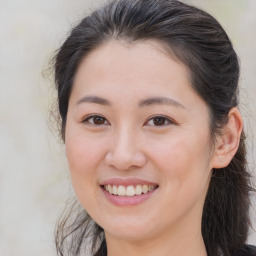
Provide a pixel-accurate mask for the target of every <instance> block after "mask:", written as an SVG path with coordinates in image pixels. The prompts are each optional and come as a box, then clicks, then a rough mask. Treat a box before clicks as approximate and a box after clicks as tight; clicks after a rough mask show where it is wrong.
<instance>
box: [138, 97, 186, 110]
mask: <svg viewBox="0 0 256 256" xmlns="http://www.w3.org/2000/svg"><path fill="white" fill-rule="evenodd" d="M150 105H172V106H175V107H181V108H184V109H186V108H185V106H183V105H182V104H181V103H180V102H178V101H176V100H174V99H171V98H166V97H153V98H149V99H145V100H142V101H140V103H139V106H140V107H143V106H150Z"/></svg>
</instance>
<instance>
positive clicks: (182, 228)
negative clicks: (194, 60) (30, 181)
mask: <svg viewBox="0 0 256 256" xmlns="http://www.w3.org/2000/svg"><path fill="white" fill-rule="evenodd" d="M209 123H210V122H209V112H208V108H207V105H206V104H205V102H204V101H203V100H202V99H201V98H200V97H199V96H198V95H197V94H196V93H195V92H194V91H193V89H192V88H191V84H190V80H189V76H188V72H187V69H186V67H185V66H184V65H183V64H181V63H178V62H177V61H175V60H173V59H172V58H171V57H170V56H168V55H167V54H166V53H165V52H164V50H163V48H162V47H161V45H160V44H158V43H156V42H152V41H151V42H150V41H147V42H136V43H134V44H124V43H122V42H118V41H109V42H107V43H105V44H104V45H102V46H101V47H99V48H97V49H96V50H94V51H93V52H91V53H90V54H89V55H88V56H87V57H86V58H85V59H84V60H83V61H82V63H81V64H80V66H79V69H78V71H77V73H76V76H75V81H74V84H73V90H72V93H71V96H70V100H69V107H68V114H67V122H66V133H65V143H66V155H67V159H68V163H69V168H70V173H71V178H72V183H73V186H74V190H75V192H76V194H77V197H78V199H79V201H80V203H81V204H82V206H83V207H84V208H85V209H86V210H87V212H88V213H89V214H90V216H91V217H92V218H93V219H94V220H95V221H96V222H97V223H98V224H99V225H100V226H101V227H102V228H103V229H104V230H105V234H106V237H107V238H109V237H118V238H119V239H127V240H140V239H152V238H154V237H160V236H163V235H171V234H174V233H176V234H177V230H179V232H187V233H189V232H190V231H191V232H192V230H196V231H198V232H200V228H201V226H200V225H201V224H200V223H201V215H202V208H203V203H204V199H205V195H206V192H207V188H208V184H209V179H210V178H209V177H210V175H211V169H212V157H213V156H212V151H211V139H210V132H209Z"/></svg>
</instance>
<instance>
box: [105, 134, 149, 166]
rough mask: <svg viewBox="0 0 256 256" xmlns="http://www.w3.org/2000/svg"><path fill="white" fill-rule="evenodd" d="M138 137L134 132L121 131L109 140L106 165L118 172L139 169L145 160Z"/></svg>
mask: <svg viewBox="0 0 256 256" xmlns="http://www.w3.org/2000/svg"><path fill="white" fill-rule="evenodd" d="M139 142H140V141H139V136H137V135H136V133H135V132H134V131H131V130H128V129H123V130H122V131H120V132H119V133H117V134H113V137H112V138H111V143H110V148H109V150H108V152H107V154H106V163H107V164H108V165H110V166H112V167H114V168H115V169H118V170H131V169H135V168H141V167H143V166H144V165H145V164H146V161H147V158H146V155H145V153H144V151H143V145H142V144H141V143H140V144H139Z"/></svg>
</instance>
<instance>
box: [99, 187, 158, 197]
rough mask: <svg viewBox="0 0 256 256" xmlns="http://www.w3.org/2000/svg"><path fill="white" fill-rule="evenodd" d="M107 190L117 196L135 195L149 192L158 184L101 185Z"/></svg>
mask: <svg viewBox="0 0 256 256" xmlns="http://www.w3.org/2000/svg"><path fill="white" fill-rule="evenodd" d="M101 187H102V188H103V189H104V190H105V191H106V192H108V193H109V194H111V195H115V196H122V197H133V196H140V195H143V194H147V193H149V192H151V191H153V190H155V189H157V188H158V185H146V184H137V185H127V186H124V185H112V184H105V185H102V186H101Z"/></svg>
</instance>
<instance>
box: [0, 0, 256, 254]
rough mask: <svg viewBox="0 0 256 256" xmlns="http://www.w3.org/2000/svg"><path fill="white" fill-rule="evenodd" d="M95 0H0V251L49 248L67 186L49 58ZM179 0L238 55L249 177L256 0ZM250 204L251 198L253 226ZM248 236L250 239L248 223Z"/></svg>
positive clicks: (255, 118)
mask: <svg viewBox="0 0 256 256" xmlns="http://www.w3.org/2000/svg"><path fill="white" fill-rule="evenodd" d="M102 2H103V1H100V0H98V1H95V0H74V1H71V0H36V1H34V0H0V89H1V93H0V256H35V255H36V256H53V255H56V253H55V248H54V242H53V241H54V235H53V232H54V226H55V223H56V220H57V218H58V216H59V214H60V213H61V211H62V209H63V207H64V205H65V200H66V199H67V197H68V195H69V193H70V190H71V188H70V182H69V176H68V168H67V163H66V160H65V154H64V145H63V144H62V143H61V142H60V139H59V138H58V135H57V133H56V130H55V129H54V124H53V122H52V121H51V119H49V113H50V109H51V106H52V104H53V102H54V100H55V92H54V89H53V88H54V86H53V80H52V75H51V70H50V69H49V68H50V65H49V61H50V59H51V58H52V57H53V55H54V52H55V50H56V49H57V48H58V47H59V46H60V45H61V43H62V42H63V41H64V39H65V38H66V36H67V35H68V33H69V31H70V29H71V28H72V27H73V26H74V25H75V24H76V23H77V22H78V21H79V20H80V19H81V18H82V17H83V16H84V15H85V14H86V13H88V12H90V10H92V9H94V8H95V7H97V6H98V5H99V4H100V3H102ZM186 2H187V3H191V4H194V5H196V6H198V7H201V8H203V9H204V10H206V11H208V12H210V13H211V14H212V15H213V16H214V17H216V18H217V19H218V20H219V22H220V23H221V24H222V25H223V27H224V28H225V29H226V31H227V32H228V34H229V36H230V38H231V40H232V42H233V44H234V47H235V49H236V51H237V52H238V55H239V56H240V60H241V67H242V74H241V80H240V84H241V87H242V90H241V103H242V104H241V110H242V112H243V114H244V119H245V121H246V130H247V131H248V142H249V143H248V151H249V153H250V157H249V166H250V168H251V169H252V171H253V172H254V178H255V176H256V171H255V169H256V160H255V156H253V149H254V150H255V145H256V140H255V130H256V129H255V128H256V103H255V102H256V47H255V41H256V15H255V13H256V1H255V0H214V1H212V0H193V1H189V0H187V1H186ZM253 133H254V136H253ZM253 145H254V146H253ZM255 212H256V202H255V199H254V208H253V209H252V221H253V223H254V228H255V229H256V216H255ZM249 242H250V243H252V244H256V232H255V231H251V235H250V238H249Z"/></svg>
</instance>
